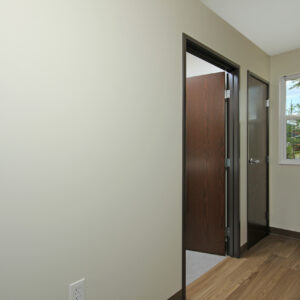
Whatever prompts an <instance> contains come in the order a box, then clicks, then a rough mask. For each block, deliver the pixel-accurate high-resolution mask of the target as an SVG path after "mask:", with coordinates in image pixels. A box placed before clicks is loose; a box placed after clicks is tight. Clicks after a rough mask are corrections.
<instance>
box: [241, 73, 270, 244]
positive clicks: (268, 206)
mask: <svg viewBox="0 0 300 300" xmlns="http://www.w3.org/2000/svg"><path fill="white" fill-rule="evenodd" d="M250 76H251V77H253V78H255V79H256V80H258V81H260V82H262V83H264V84H265V85H266V86H267V99H269V101H270V83H269V81H267V80H265V79H264V78H262V77H260V76H258V75H257V74H255V73H253V72H251V71H249V70H247V126H246V127H247V249H249V248H250V247H251V246H253V245H249V243H248V236H249V215H248V205H249V196H248V159H249V145H248V144H249V136H248V113H249V111H248V104H249V77H250ZM266 115H267V116H266V122H267V124H266V128H267V157H268V159H267V175H266V176H267V178H266V182H267V191H266V194H267V199H266V202H267V203H266V204H267V212H266V214H267V215H266V218H267V226H266V227H267V228H266V231H267V234H269V233H270V211H269V209H270V203H269V201H270V194H269V193H270V186H269V184H270V182H269V172H270V171H269V168H270V139H269V128H270V105H269V106H268V107H266Z"/></svg>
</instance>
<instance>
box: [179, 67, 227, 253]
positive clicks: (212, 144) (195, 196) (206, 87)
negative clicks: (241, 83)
mask: <svg viewBox="0 0 300 300" xmlns="http://www.w3.org/2000/svg"><path fill="white" fill-rule="evenodd" d="M224 90H225V72H221V73H214V74H209V75H203V76H196V77H192V78H187V82H186V226H185V230H186V232H185V247H186V249H188V250H194V251H201V252H207V253H214V254H221V255H224V254H225V235H224V232H225V165H224V161H225V101H224Z"/></svg>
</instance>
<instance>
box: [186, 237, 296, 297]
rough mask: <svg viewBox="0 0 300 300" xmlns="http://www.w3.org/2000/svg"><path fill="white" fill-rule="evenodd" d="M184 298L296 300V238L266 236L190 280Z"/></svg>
mask: <svg viewBox="0 0 300 300" xmlns="http://www.w3.org/2000/svg"><path fill="white" fill-rule="evenodd" d="M186 299H187V300H201V299H205V300H207V299H231V300H238V299H243V300H245V299H246V300H247V299H249V300H251V299H264V300H283V299H284V300H299V299H300V240H299V239H292V238H288V237H283V236H278V235H270V236H268V237H266V238H264V239H263V240H261V241H260V242H259V243H258V244H256V245H255V246H254V247H253V248H251V249H250V250H249V251H247V252H246V253H245V255H244V256H243V257H242V258H240V259H236V258H231V257H228V258H226V259H225V260H223V261H222V262H221V263H219V264H218V265H216V266H215V267H214V268H213V269H211V270H210V271H209V272H207V273H206V274H205V275H203V276H201V277H200V278H198V279H197V280H196V281H194V282H193V283H191V284H190V285H189V286H188V287H187V290H186Z"/></svg>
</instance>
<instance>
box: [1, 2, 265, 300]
mask: <svg viewBox="0 0 300 300" xmlns="http://www.w3.org/2000/svg"><path fill="white" fill-rule="evenodd" d="M183 32H185V33H187V34H189V35H191V36H192V37H194V38H195V39H197V40H199V41H200V42H202V43H204V44H206V45H207V46H209V47H211V48H213V49H214V50H215V51H218V52H220V53H221V54H222V55H224V56H226V57H228V58H229V59H231V60H233V61H235V62H236V63H238V64H240V65H241V89H240V101H241V106H240V107H241V108H240V109H241V135H242V138H241V218H242V220H241V236H242V240H241V242H242V243H244V242H245V241H246V161H247V158H246V82H247V81H246V79H247V75H246V72H247V69H250V70H251V71H253V72H255V73H257V74H259V75H260V76H262V77H264V78H265V79H269V78H268V76H269V57H268V56H267V55H266V54H265V53H263V52H262V51H261V50H259V49H258V48H257V47H256V46H254V45H253V44H252V43H250V42H249V41H248V40H247V39H246V38H244V37H243V36H242V35H241V34H240V33H238V32H237V31H236V30H234V29H233V28H232V27H230V26H229V25H227V24H226V23H225V22H224V21H222V20H221V19H220V18H219V17H217V16H216V15H215V14H213V13H212V12H211V11H210V10H209V9H207V8H206V7H205V6H204V5H202V4H201V3H200V1H199V0H188V1H182V0H172V1H171V0H167V1H161V0H153V1H146V0H128V1H121V0H115V1H107V0H102V1H95V0H85V1H79V0H72V1H71V0H51V1H50V0H28V1H22V0H2V1H1V3H0V66H1V68H0V93H1V96H0V114H1V115H0V140H1V147H0V158H1V159H0V163H1V166H0V191H1V209H0V238H1V255H0V266H1V274H0V290H1V299H5V300H21V299H22V300H41V299H43V300H53V299H55V300H65V299H68V298H67V291H68V290H67V286H68V284H69V283H70V282H73V281H75V280H77V279H80V278H81V277H83V276H85V277H86V279H87V297H86V299H87V300H99V299H105V300H117V299H122V300H153V299H155V300H156V299H157V300H158V299H162V300H164V299H166V298H167V297H169V296H171V295H172V294H173V293H175V292H176V291H177V290H179V289H180V287H181V166H182V165H181V159H182V153H181V149H182V145H181V139H182V127H181V126H182V77H181V76H182V33H183Z"/></svg>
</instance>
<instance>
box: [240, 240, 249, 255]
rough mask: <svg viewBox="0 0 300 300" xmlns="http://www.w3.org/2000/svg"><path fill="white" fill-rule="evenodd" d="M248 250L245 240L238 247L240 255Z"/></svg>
mask: <svg viewBox="0 0 300 300" xmlns="http://www.w3.org/2000/svg"><path fill="white" fill-rule="evenodd" d="M247 250H248V243H247V242H246V243H245V244H244V245H242V246H241V247H240V256H242V255H243V254H244V253H245V252H246V251H247Z"/></svg>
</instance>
